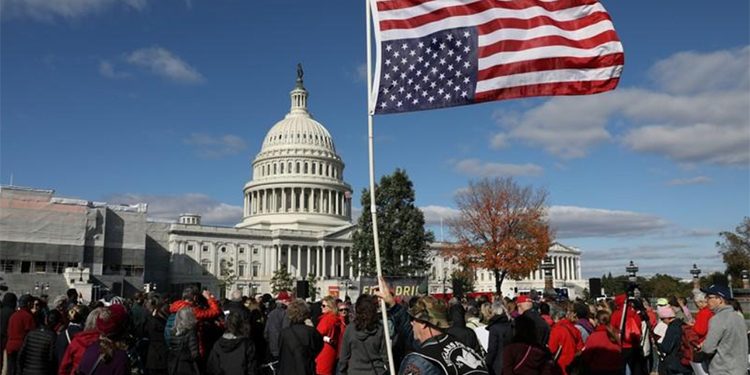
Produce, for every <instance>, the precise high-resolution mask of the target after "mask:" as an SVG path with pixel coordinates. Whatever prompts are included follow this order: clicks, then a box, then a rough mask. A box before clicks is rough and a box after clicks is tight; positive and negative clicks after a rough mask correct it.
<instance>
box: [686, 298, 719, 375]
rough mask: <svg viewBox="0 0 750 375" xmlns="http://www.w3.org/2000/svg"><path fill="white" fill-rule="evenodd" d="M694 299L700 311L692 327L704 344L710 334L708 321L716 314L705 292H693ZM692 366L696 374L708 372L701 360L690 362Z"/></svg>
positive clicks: (701, 374)
mask: <svg viewBox="0 0 750 375" xmlns="http://www.w3.org/2000/svg"><path fill="white" fill-rule="evenodd" d="M693 301H694V302H695V306H697V307H698V313H697V314H695V324H693V328H692V329H693V332H695V334H696V335H697V336H698V339H699V340H700V343H701V344H702V343H703V340H705V339H706V335H707V334H708V321H709V320H711V317H712V316H714V313H713V311H711V309H710V308H708V302H707V301H706V295H705V294H704V293H703V292H701V291H699V290H695V291H694V292H693ZM690 367H692V368H693V372H694V373H695V374H696V375H703V374H707V371H706V369H705V368H704V367H703V364H702V363H700V362H690Z"/></svg>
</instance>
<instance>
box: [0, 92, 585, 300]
mask: <svg viewBox="0 0 750 375" xmlns="http://www.w3.org/2000/svg"><path fill="white" fill-rule="evenodd" d="M290 97H291V108H290V110H289V113H287V114H286V116H285V117H284V118H283V119H282V120H281V121H279V122H277V123H276V124H275V125H274V126H273V127H271V129H270V130H269V131H268V134H267V135H266V137H265V138H264V140H263V144H262V147H261V150H260V152H259V153H258V154H257V156H256V157H255V159H254V161H253V162H252V166H251V170H252V179H251V180H250V181H249V182H247V183H246V184H245V186H244V188H243V196H244V202H243V207H244V209H243V217H242V220H241V222H240V223H238V224H237V225H235V226H234V227H220V226H212V225H203V224H202V223H201V217H200V215H198V214H193V213H185V214H183V215H181V216H180V217H179V218H178V220H177V221H176V222H175V223H163V222H147V220H146V215H147V207H146V205H145V204H138V205H133V206H122V205H111V204H106V203H97V202H89V201H82V200H73V199H64V198H58V197H54V196H53V192H52V191H51V190H38V189H26V188H18V187H3V188H2V190H0V273H4V274H5V276H4V277H5V278H6V279H7V280H8V284H9V286H10V287H11V289H12V290H15V291H17V292H19V291H20V292H24V291H32V292H34V291H36V292H39V290H38V289H39V285H40V283H42V284H41V285H42V288H44V287H46V285H47V284H49V290H48V293H49V294H60V293H62V292H64V290H65V289H66V288H68V287H76V288H78V289H79V290H81V291H83V292H84V295H85V296H91V297H93V298H97V297H100V296H102V295H104V294H105V293H107V292H109V291H112V292H115V293H118V294H120V293H124V294H125V295H130V294H132V292H135V291H136V290H140V289H142V288H144V286H145V288H144V289H146V290H156V291H172V292H178V291H179V290H180V289H181V288H182V287H184V286H186V285H199V286H201V287H206V288H209V289H210V290H213V291H220V292H221V294H224V293H229V292H231V291H233V290H240V291H242V292H243V294H245V295H250V294H254V293H267V292H270V291H271V284H270V280H271V278H272V277H273V275H274V273H275V272H276V271H277V270H278V269H279V268H281V267H285V268H286V269H287V270H288V272H289V273H290V274H291V275H292V276H293V277H294V278H296V279H297V280H303V279H307V278H309V277H311V276H312V275H314V276H315V277H316V278H317V279H318V281H317V287H318V291H319V295H326V294H338V295H342V296H343V295H344V294H347V295H349V296H353V297H354V296H357V295H358V294H359V290H357V285H358V283H356V282H355V281H356V280H358V279H359V276H360V275H358V274H355V272H354V267H353V266H354V264H353V263H352V259H357V256H356V255H357V254H353V252H352V234H353V232H354V230H355V225H354V224H352V217H351V214H352V212H351V203H352V202H351V199H352V194H351V193H352V189H351V186H350V185H349V184H347V183H346V182H345V181H344V162H343V160H342V159H341V157H340V156H339V155H338V154H337V152H336V148H335V146H334V141H333V138H332V137H331V135H330V133H329V132H328V130H326V128H325V127H324V126H323V125H322V124H320V123H319V122H317V121H316V120H314V119H313V118H312V116H311V115H310V112H309V111H308V107H307V98H308V92H307V90H306V89H305V88H304V86H303V82H302V78H301V77H298V79H297V83H296V85H295V87H294V89H293V90H292V91H291V93H290ZM445 246H448V245H447V244H444V243H435V244H433V245H432V255H431V260H432V262H431V263H432V265H431V268H430V270H429V272H428V274H427V275H426V276H427V279H428V283H429V287H428V288H429V291H430V292H432V293H441V292H443V291H444V290H445V291H446V292H451V291H452V288H451V285H450V284H451V283H450V281H449V278H450V274H451V272H452V271H453V269H455V267H456V265H455V263H454V262H453V261H452V260H451V259H446V258H444V257H443V256H442V253H441V251H440V250H441V249H442V248H444V247H445ZM580 254H581V252H580V251H579V250H578V249H575V248H571V247H567V246H563V245H560V244H555V245H553V246H552V248H551V249H550V255H551V256H552V257H553V260H554V261H555V264H556V265H557V270H556V273H555V285H556V286H564V287H567V288H569V289H571V290H572V291H574V293H580V290H581V289H582V288H583V287H585V283H584V282H583V281H582V280H581V267H580ZM476 276H477V280H476V283H475V285H476V289H477V291H483V292H484V291H486V292H490V291H494V279H493V276H492V275H491V273H489V272H487V271H478V272H477V274H476ZM144 283H145V285H144ZM543 285H544V281H543V278H542V276H541V273H540V272H539V271H536V272H533V273H532V274H530V275H529V277H528V278H526V279H524V280H520V281H515V280H506V281H505V282H504V284H503V294H504V295H513V294H515V293H516V292H523V291H528V290H531V289H539V290H541V289H542V288H543ZM35 287H37V289H34V288H35Z"/></svg>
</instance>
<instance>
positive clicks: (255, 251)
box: [253, 247, 258, 255]
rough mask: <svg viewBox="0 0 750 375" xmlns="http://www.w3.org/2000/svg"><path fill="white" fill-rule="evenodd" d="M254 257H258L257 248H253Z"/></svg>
mask: <svg viewBox="0 0 750 375" xmlns="http://www.w3.org/2000/svg"><path fill="white" fill-rule="evenodd" d="M253 255H258V248H257V247H254V248H253Z"/></svg>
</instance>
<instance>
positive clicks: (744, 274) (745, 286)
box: [740, 270, 750, 289]
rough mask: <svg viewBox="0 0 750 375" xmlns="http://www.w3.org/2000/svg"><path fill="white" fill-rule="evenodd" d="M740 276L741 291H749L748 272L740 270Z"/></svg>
mask: <svg viewBox="0 0 750 375" xmlns="http://www.w3.org/2000/svg"><path fill="white" fill-rule="evenodd" d="M740 276H742V289H750V271H748V270H742V272H740Z"/></svg>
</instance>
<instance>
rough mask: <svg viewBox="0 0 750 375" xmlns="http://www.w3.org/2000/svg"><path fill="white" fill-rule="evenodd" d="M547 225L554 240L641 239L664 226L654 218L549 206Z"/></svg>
mask: <svg viewBox="0 0 750 375" xmlns="http://www.w3.org/2000/svg"><path fill="white" fill-rule="evenodd" d="M548 215H549V220H550V224H551V226H552V227H553V228H554V229H555V230H556V231H557V237H558V238H580V237H619V236H641V235H644V234H649V233H654V232H656V231H659V230H662V229H664V228H666V227H667V222H666V221H665V220H664V219H662V218H659V217H657V216H654V215H650V214H643V213H638V212H632V211H618V210H606V209H600V208H586V207H576V206H551V207H550V208H549V210H548Z"/></svg>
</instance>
